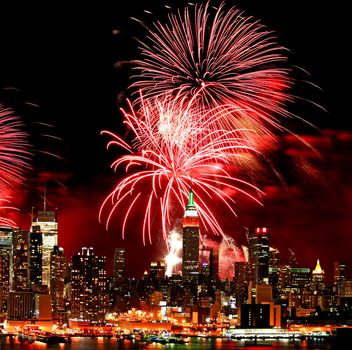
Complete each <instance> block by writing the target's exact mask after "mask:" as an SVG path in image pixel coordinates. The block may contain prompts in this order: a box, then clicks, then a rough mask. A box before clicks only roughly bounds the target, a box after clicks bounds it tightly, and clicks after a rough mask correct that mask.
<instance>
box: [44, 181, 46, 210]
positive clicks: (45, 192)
mask: <svg viewBox="0 0 352 350" xmlns="http://www.w3.org/2000/svg"><path fill="white" fill-rule="evenodd" d="M44 211H46V182H45V183H44Z"/></svg>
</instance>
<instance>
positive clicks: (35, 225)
mask: <svg viewBox="0 0 352 350" xmlns="http://www.w3.org/2000/svg"><path fill="white" fill-rule="evenodd" d="M31 232H37V233H41V234H42V241H43V246H42V284H43V285H47V286H48V287H50V254H51V252H52V251H53V249H54V246H57V245H58V244H57V220H56V215H55V212H54V211H47V210H46V206H45V205H44V211H39V212H38V215H37V217H36V218H35V219H34V220H33V222H32V229H31Z"/></svg>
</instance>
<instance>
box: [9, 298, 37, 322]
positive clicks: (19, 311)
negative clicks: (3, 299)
mask: <svg viewBox="0 0 352 350" xmlns="http://www.w3.org/2000/svg"><path fill="white" fill-rule="evenodd" d="M33 309H34V298H33V292H30V291H14V292H10V293H9V295H8V310H7V320H25V319H31V318H32V317H33V316H34V315H33Z"/></svg>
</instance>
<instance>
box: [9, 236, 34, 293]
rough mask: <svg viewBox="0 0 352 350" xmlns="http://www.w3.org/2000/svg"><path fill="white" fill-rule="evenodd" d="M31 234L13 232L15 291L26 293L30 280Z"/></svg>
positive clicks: (13, 285)
mask: <svg viewBox="0 0 352 350" xmlns="http://www.w3.org/2000/svg"><path fill="white" fill-rule="evenodd" d="M28 243H29V233H28V232H27V231H22V230H21V229H14V231H13V283H12V289H13V290H14V291H26V290H29V288H30V280H29V246H28Z"/></svg>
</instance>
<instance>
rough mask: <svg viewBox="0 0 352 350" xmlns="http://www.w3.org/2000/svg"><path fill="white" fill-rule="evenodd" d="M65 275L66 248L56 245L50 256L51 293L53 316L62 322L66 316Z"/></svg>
mask: <svg viewBox="0 0 352 350" xmlns="http://www.w3.org/2000/svg"><path fill="white" fill-rule="evenodd" d="M65 275H66V258H65V255H64V250H63V248H61V247H58V246H55V247H54V250H53V251H52V252H51V257H50V295H51V303H52V310H53V318H54V319H56V320H59V321H62V322H63V321H64V316H65V299H64V290H65Z"/></svg>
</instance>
